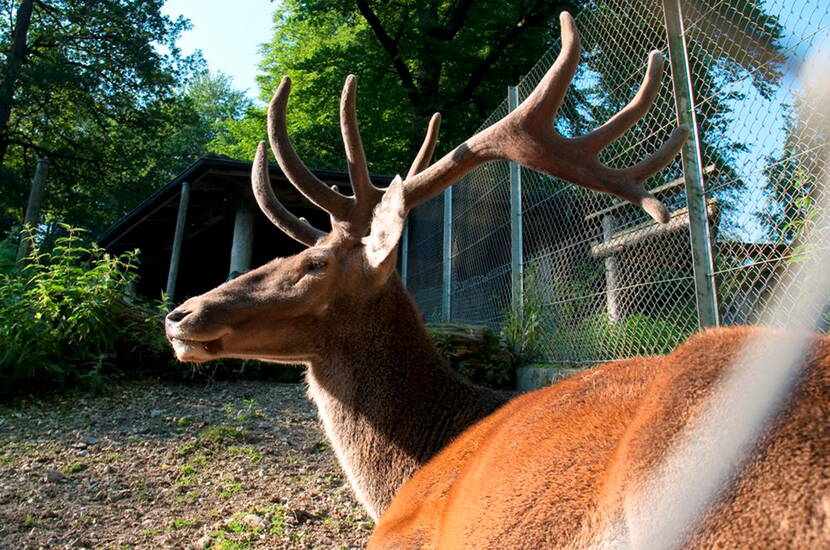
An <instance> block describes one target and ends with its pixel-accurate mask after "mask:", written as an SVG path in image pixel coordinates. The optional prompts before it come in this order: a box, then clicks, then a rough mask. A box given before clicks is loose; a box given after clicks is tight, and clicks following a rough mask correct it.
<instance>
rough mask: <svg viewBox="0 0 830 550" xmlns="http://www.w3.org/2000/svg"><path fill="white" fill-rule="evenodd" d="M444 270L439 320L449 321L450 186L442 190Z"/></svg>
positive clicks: (450, 262)
mask: <svg viewBox="0 0 830 550" xmlns="http://www.w3.org/2000/svg"><path fill="white" fill-rule="evenodd" d="M443 251H444V253H443V262H442V266H443V268H444V271H443V275H442V280H441V281H442V285H441V320H442V321H444V322H445V323H447V322H449V321H450V316H451V311H450V304H451V302H452V186H450V187H447V189H446V190H444V247H443Z"/></svg>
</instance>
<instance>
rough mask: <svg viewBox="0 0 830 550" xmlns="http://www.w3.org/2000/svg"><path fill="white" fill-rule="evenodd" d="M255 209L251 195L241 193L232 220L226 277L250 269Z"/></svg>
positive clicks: (237, 274)
mask: <svg viewBox="0 0 830 550" xmlns="http://www.w3.org/2000/svg"><path fill="white" fill-rule="evenodd" d="M255 222H256V209H255V208H254V200H253V197H251V196H249V195H248V194H245V195H243V196H242V197H241V198H240V200H239V204H238V205H237V207H236V217H235V218H234V222H233V244H232V245H231V265H230V269H229V271H228V279H229V280H230V279H234V278H236V277H238V276H239V275H242V274H243V273H245V272H247V271H250V270H251V256H252V254H253V251H254V225H255Z"/></svg>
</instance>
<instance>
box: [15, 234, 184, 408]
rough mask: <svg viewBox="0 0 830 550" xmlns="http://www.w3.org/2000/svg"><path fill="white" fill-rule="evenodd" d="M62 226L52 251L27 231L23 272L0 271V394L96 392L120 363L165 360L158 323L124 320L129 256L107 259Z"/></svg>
mask: <svg viewBox="0 0 830 550" xmlns="http://www.w3.org/2000/svg"><path fill="white" fill-rule="evenodd" d="M62 227H63V229H64V230H65V231H66V235H65V236H62V237H59V238H57V239H56V241H55V246H54V248H52V249H51V250H44V249H43V247H42V246H41V243H40V242H38V240H37V238H36V234H35V233H34V232H32V231H27V232H26V233H25V235H26V238H27V239H28V240H29V242H30V245H31V250H32V252H31V253H30V254H29V256H28V257H27V258H26V262H25V264H24V266H23V267H22V268H17V267H15V268H10V266H9V265H8V264H5V268H4V270H3V271H2V272H0V319H2V324H0V380H2V385H0V393H8V392H9V391H10V390H11V389H12V388H15V387H17V386H19V385H22V384H39V385H53V384H59V385H65V384H70V383H74V384H79V385H82V386H86V387H91V388H99V387H101V385H102V383H103V376H104V374H105V373H106V372H107V371H108V370H109V369H110V368H111V367H112V366H113V365H114V364H115V363H116V361H117V359H119V358H123V359H124V360H125V361H129V362H135V361H137V360H140V359H141V358H144V359H148V358H150V359H152V360H158V358H159V357H163V356H164V355H167V356H169V351H168V350H167V344H166V342H165V341H164V338H163V336H162V332H161V330H160V328H161V327H160V323H159V321H158V317H156V316H155V315H152V314H143V315H140V316H138V317H136V316H131V315H126V314H125V313H126V311H128V310H127V309H126V306H125V303H124V302H123V297H124V295H125V293H126V292H127V289H128V287H129V285H130V283H131V282H132V280H133V278H134V276H135V275H134V273H133V268H134V266H135V262H136V259H137V257H136V256H137V255H136V253H135V252H131V253H126V254H124V255H122V256H111V255H109V254H108V253H106V252H105V251H104V250H103V249H101V248H100V247H98V246H97V245H95V244H89V243H87V242H86V241H85V239H84V237H83V234H82V231H81V230H79V229H76V228H72V227H69V226H62ZM8 242H11V241H8V240H7V243H8ZM4 248H8V244H7V245H6V246H4ZM128 357H129V358H130V359H129V360H128V359H127V358H128Z"/></svg>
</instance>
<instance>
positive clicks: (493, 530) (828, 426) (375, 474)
mask: <svg viewBox="0 0 830 550" xmlns="http://www.w3.org/2000/svg"><path fill="white" fill-rule="evenodd" d="M561 24H562V52H561V53H560V56H559V57H558V58H557V60H556V62H555V63H554V65H553V66H552V67H551V68H550V69H549V71H548V73H547V74H546V75H545V76H544V77H543V79H542V80H541V82H540V84H539V85H538V86H537V88H536V89H535V90H534V91H533V92H532V93H531V94H530V96H529V97H528V98H527V99H526V100H525V101H524V102H523V103H522V104H521V105H520V106H519V107H518V108H517V109H515V110H514V111H511V113H510V114H509V115H508V116H506V117H505V118H504V119H502V120H500V121H499V122H497V123H495V124H493V125H492V126H489V127H488V128H486V129H485V130H483V131H482V132H481V133H479V134H476V135H474V136H472V137H471V138H470V139H469V140H467V141H466V142H464V143H462V144H461V145H459V146H458V147H456V148H455V149H454V150H452V151H450V152H449V153H448V154H446V155H444V157H442V158H441V159H439V160H438V161H437V162H436V163H435V164H433V165H431V166H429V167H427V165H428V164H429V159H430V158H431V152H432V148H433V146H434V140H435V136H436V135H437V134H436V132H437V125H438V121H439V118H438V117H434V118H433V120H432V122H431V123H430V130H429V131H428V134H427V136H428V137H427V139H426V140H425V142H424V146H423V147H422V149H421V152H420V153H419V154H418V156H417V157H416V161H415V162H414V163H413V166H412V168H411V169H410V171H409V173H408V175H407V179H406V181H403V182H401V180H400V179H397V180H396V181H394V182H393V183H392V185H390V187H389V188H388V189H387V190H386V191H385V192H384V191H382V190H380V189H377V188H375V187H374V186H372V184H371V181H370V179H369V175H368V170H367V168H366V159H365V156H364V154H363V149H362V144H361V142H360V135H359V133H358V131H357V122H356V117H355V94H356V83H355V79H354V77H349V78H347V79H346V85H345V86H344V89H343V95H342V96H341V109H340V115H341V129H342V133H343V137H344V143H345V144H346V150H347V155H346V156H347V160H348V164H349V173H350V177H351V180H352V186H353V189H354V192H355V195H354V197H347V196H344V195H341V194H340V193H338V192H337V191H336V190H332V189H330V188H328V187H327V186H326V185H325V184H324V183H323V182H321V181H319V180H318V179H316V178H315V177H314V175H313V174H312V173H311V172H310V171H308V169H307V168H305V166H304V165H303V163H302V161H301V160H300V159H299V157H298V156H297V155H296V153H295V152H294V151H293V148H292V147H291V144H290V141H289V140H288V135H287V130H286V121H285V115H286V102H287V98H288V93H289V90H290V81H289V80H288V79H283V81H282V82H281V84H280V86H279V88H278V89H277V92H276V94H275V95H274V98H273V100H272V102H271V105H270V106H269V112H268V128H269V132H268V133H269V139H270V141H271V147H272V150H273V151H274V152H275V154H276V156H277V161H278V162H279V164H280V167H281V168H282V170H283V171H284V172H285V174H286V176H287V177H288V178H289V179H290V180H291V182H292V183H293V184H294V186H295V187H297V188H298V189H299V190H300V191H301V192H302V193H303V194H304V195H305V196H306V197H307V198H308V199H309V200H311V201H312V202H314V203H315V204H317V205H318V206H320V207H321V208H324V209H325V210H327V211H328V212H329V213H330V214H331V217H332V227H333V229H332V231H331V233H329V234H326V233H324V232H322V231H320V230H318V229H315V228H313V227H311V226H310V225H309V224H308V223H307V222H306V221H304V220H302V219H299V218H296V217H295V216H293V215H292V214H290V213H289V212H288V211H287V210H286V209H285V208H284V207H283V206H282V205H281V204H280V203H279V201H278V199H277V197H276V195H275V194H274V192H273V189H272V188H271V183H270V180H269V179H268V167H267V157H266V148H265V144H264V143H263V144H260V146H259V147H258V149H257V152H256V156H255V160H254V168H253V173H252V185H253V189H254V195H255V197H256V199H257V202H258V203H259V205H260V207H261V208H262V210H263V212H265V214H266V215H267V216H268V217H269V218H270V219H271V220H272V221H273V222H274V223H275V224H276V225H278V226H279V227H280V228H281V229H283V231H285V232H286V233H287V234H289V235H291V236H292V237H293V238H295V239H296V240H298V241H300V242H302V243H304V244H306V245H308V246H309V247H310V248H308V249H307V250H305V251H304V252H301V253H300V254H297V255H296V256H292V257H290V258H281V259H276V260H274V261H272V262H270V263H268V264H266V265H264V266H262V267H260V268H258V269H255V270H253V271H251V272H250V273H247V274H245V275H243V276H241V277H239V278H238V279H236V280H233V281H230V282H227V283H225V284H223V285H222V286H220V287H218V288H216V289H214V290H212V291H210V292H208V293H206V294H204V295H202V296H197V297H195V298H192V299H190V300H188V301H187V302H185V303H184V304H182V305H181V306H179V307H178V308H177V309H176V310H174V311H172V312H171V313H170V314H169V315H168V316H167V319H166V330H167V336H168V338H169V339H170V342H171V344H172V346H173V348H174V350H175V351H176V355H177V356H178V358H179V359H181V360H188V361H207V360H210V359H214V358H219V357H241V358H257V359H262V360H266V361H276V362H288V363H298V362H299V363H304V364H306V365H308V375H307V380H308V384H309V395H310V397H311V399H313V400H314V402H315V403H316V405H317V407H318V410H319V413H320V417H321V419H322V421H323V425H324V427H325V430H326V433H327V435H328V437H329V438H330V440H331V442H332V446H333V447H334V450H335V452H336V453H337V456H338V458H339V460H340V462H341V464H342V466H343V468H344V470H345V471H346V473H347V474H348V477H349V480H350V481H351V483H352V486H353V488H354V490H355V492H356V493H357V495H358V497H359V498H360V500H361V501H362V502H363V503H364V504H365V506H366V507H367V509H368V510H369V512H370V514H372V515H373V516H374V517H376V518H377V517H379V516H381V514H383V517H382V518H381V519H380V522H379V524H378V527H377V530H376V532H375V534H374V536H373V538H372V541H371V543H370V546H371V547H372V548H375V549H393V548H401V549H409V548H434V549H441V550H445V549H453V548H476V549H479V548H481V549H484V548H494V549H495V548H510V549H515V548H529V549H537V548H591V547H602V548H605V547H614V548H618V547H621V548H628V547H631V546H637V545H638V541H639V542H642V540H643V539H642V537H644V536H645V537H647V536H648V534H647V533H646V534H645V535H644V534H643V533H640V532H634V531H633V529H634V527H632V525H633V524H632V523H631V521H630V518H631V517H632V516H631V509H630V507H631V503H630V501H629V499H630V498H631V496H632V495H636V494H638V491H639V490H640V489H641V488H642V487H643V485H644V483H645V481H646V478H647V477H648V475H649V474H650V473H652V472H653V471H654V470H655V465H657V464H658V463H659V462H660V461H661V460H662V459H663V458H664V457H665V456H666V452H667V449H669V447H670V446H671V445H672V444H673V443H674V442H675V441H676V440H678V438H679V437H680V434H681V432H682V430H683V429H684V428H685V427H686V426H687V425H688V424H689V422H690V421H691V420H692V419H694V418H695V417H696V415H697V413H698V412H699V411H700V410H701V409H702V408H703V407H704V406H705V402H706V397H707V396H708V395H709V394H710V393H711V390H712V388H713V385H714V384H716V383H717V382H718V380H719V378H720V377H721V375H722V374H723V373H724V371H725V369H726V368H727V367H728V366H729V365H730V364H732V363H733V361H734V359H735V358H736V356H737V355H738V354H739V352H740V350H741V348H742V346H743V344H744V343H745V341H746V339H747V337H748V336H749V335H751V334H752V333H753V332H754V331H756V330H760V329H746V328H736V329H720V330H713V331H707V332H704V333H702V334H700V335H697V336H695V337H693V338H692V339H690V340H689V341H688V342H686V343H685V344H683V345H681V346H680V347H679V348H678V349H677V350H675V351H674V352H673V353H671V354H670V355H668V356H666V357H662V358H658V357H651V358H635V359H629V360H625V361H618V362H615V363H611V364H607V365H604V366H601V367H597V368H595V369H593V370H591V371H589V372H585V373H583V374H581V375H579V376H576V377H574V378H571V379H569V380H566V381H563V382H560V383H558V384H556V385H555V386H553V387H550V388H547V389H544V390H540V391H537V392H534V393H530V394H527V395H524V396H521V397H517V398H515V399H513V400H512V401H509V402H507V403H506V404H504V403H505V401H506V396H504V395H501V394H498V393H496V392H492V391H490V390H486V389H484V388H479V387H476V386H474V385H472V384H470V383H469V382H467V381H465V380H464V379H462V378H461V377H460V376H458V375H457V374H455V373H453V372H452V371H451V370H450V369H449V368H448V367H447V364H446V363H445V362H444V361H443V360H442V359H441V358H440V357H439V356H438V354H437V352H436V350H435V349H434V347H433V346H432V344H431V342H430V341H429V338H428V336H427V334H426V332H425V330H424V327H423V324H422V323H421V321H420V318H419V314H418V312H417V309H416V308H415V306H414V304H413V303H412V300H411V299H410V298H409V297H408V295H407V294H406V292H405V290H404V289H403V286H402V284H401V281H400V279H399V278H398V277H397V275H395V274H394V265H395V259H396V247H397V243H398V240H399V238H400V235H401V231H402V227H403V224H404V219H405V216H406V213H407V211H409V210H411V209H412V208H413V207H414V206H416V205H417V204H418V203H420V202H422V201H424V200H426V199H428V198H429V197H431V196H435V195H436V194H437V193H439V192H440V191H441V190H442V189H445V188H446V187H448V186H449V185H451V184H452V183H453V182H454V181H456V180H457V179H458V178H460V177H462V176H463V175H464V174H465V173H467V172H469V171H470V170H472V169H473V168H475V167H476V166H479V165H480V164H482V163H484V162H488V161H491V160H495V159H505V160H510V161H512V162H519V163H522V164H524V165H526V166H531V167H534V168H536V169H539V170H542V171H544V172H546V173H548V174H551V175H553V176H558V177H566V178H570V179H571V181H572V182H574V183H577V184H579V185H581V186H583V187H587V188H590V189H595V190H600V191H606V192H610V193H613V194H615V195H617V196H619V197H622V198H625V199H627V200H629V201H631V202H632V203H634V204H637V205H639V206H641V207H642V208H643V209H645V210H646V211H647V212H648V213H649V214H651V215H652V217H654V218H655V219H656V220H657V221H660V222H665V221H666V220H667V219H668V217H669V213H668V210H667V209H666V208H665V206H664V205H662V204H661V203H660V202H659V201H658V200H657V199H656V198H655V197H654V196H652V195H651V194H650V193H649V192H648V191H646V190H645V188H644V187H643V181H644V180H645V179H646V178H647V177H649V176H650V175H651V174H653V173H655V172H657V171H658V170H660V169H661V168H662V167H663V166H665V165H666V164H667V163H668V162H670V161H671V160H672V159H673V158H674V157H675V156H676V154H677V152H678V151H679V149H680V147H682V144H683V141H684V140H685V139H686V136H687V135H688V129H686V128H683V127H679V128H677V129H675V131H674V132H673V133H672V136H671V137H670V138H669V139H668V140H667V141H666V142H665V143H664V144H663V145H662V146H661V147H660V148H659V149H658V150H657V151H655V152H654V153H652V154H651V155H650V156H648V157H647V158H646V159H644V160H642V161H640V162H638V163H636V164H634V165H633V166H629V167H627V168H622V169H617V168H610V167H608V166H605V165H603V164H601V163H600V162H599V160H598V155H599V153H600V151H601V150H602V149H603V148H605V147H606V146H607V145H608V144H609V143H611V142H612V141H614V140H615V139H617V138H618V137H619V136H620V135H622V133H623V132H625V131H626V130H627V129H628V128H630V127H631V126H632V125H633V124H635V123H636V122H637V120H639V118H640V117H642V116H643V115H644V114H645V112H646V111H647V110H648V108H649V106H650V105H651V103H652V102H653V100H654V97H655V96H656V93H657V89H658V88H659V85H660V79H661V76H660V75H661V67H662V63H661V56H660V54H659V52H652V54H651V55H650V57H649V64H648V68H647V70H646V76H645V78H644V80H643V83H642V85H641V87H640V90H639V91H638V93H637V95H636V96H635V97H634V99H633V100H632V101H631V102H630V103H629V104H628V105H627V106H626V107H624V108H623V109H622V110H621V111H620V112H619V113H617V114H616V115H614V116H613V117H612V118H611V119H609V121H607V122H606V123H605V124H603V125H602V126H600V127H599V128H597V129H596V130H594V131H592V132H590V133H588V134H586V135H584V136H580V137H577V138H565V137H563V136H561V135H559V134H558V133H556V132H555V130H554V129H553V119H554V117H555V115H556V112H557V110H558V109H559V106H560V105H561V103H562V99H563V97H564V94H565V91H566V89H567V86H568V83H569V82H570V80H571V78H572V77H573V75H574V72H575V71H576V67H577V64H578V60H579V40H578V35H577V33H576V28H575V25H574V22H573V19H572V18H571V17H570V16H569V15H567V14H563V15H562V17H561ZM370 225H371V227H370ZM367 233H368V235H367ZM770 337H775V335H774V334H771V335H770ZM814 340H815V341H814V344H815V346H814V349H813V352H812V356H811V357H810V358H809V360H808V368H807V369H806V371H805V372H806V374H805V376H804V378H803V380H801V383H800V384H799V385H797V386H796V389H795V391H794V393H792V395H791V396H790V400H789V402H788V403H786V405H785V407H784V408H783V409H782V410H781V412H780V414H779V416H778V417H777V420H775V421H774V422H772V423H770V424H769V425H768V426H767V429H766V432H764V434H763V436H762V438H761V439H760V441H759V442H758V444H757V445H756V448H755V452H754V454H752V455H751V456H750V458H749V460H748V462H747V463H746V465H745V467H743V468H736V469H735V470H734V471H735V472H737V473H736V474H735V476H734V478H733V479H732V480H731V482H730V483H728V484H727V486H725V487H723V488H722V491H721V493H720V496H719V500H718V501H717V502H716V503H715V505H714V506H712V507H710V508H709V509H708V511H707V513H706V515H705V517H704V518H703V523H702V524H701V528H700V529H699V530H697V531H694V532H693V533H692V534H691V535H689V538H688V540H686V541H685V543H686V545H687V546H689V547H693V548H712V547H722V548H749V547H751V548H759V547H764V548H779V547H784V546H794V547H800V548H818V547H825V548H830V517H829V516H830V492H829V491H830V485H828V479H830V431H829V430H830V409H829V408H828V403H830V389H828V387H829V386H828V377H829V375H828V369H830V357H828V356H830V340H828V337H818V336H817V337H815V339H814ZM493 411H495V412H493ZM491 413H492V414H491ZM728 420H729V419H724V421H725V422H726V421H728ZM413 474H414V477H413ZM410 478H411V479H410ZM407 480H409V481H407ZM393 497H394V500H393ZM390 502H391V505H390ZM646 504H647V503H646ZM384 512H385V513H384ZM637 537H640V538H637ZM632 541H633V543H632Z"/></svg>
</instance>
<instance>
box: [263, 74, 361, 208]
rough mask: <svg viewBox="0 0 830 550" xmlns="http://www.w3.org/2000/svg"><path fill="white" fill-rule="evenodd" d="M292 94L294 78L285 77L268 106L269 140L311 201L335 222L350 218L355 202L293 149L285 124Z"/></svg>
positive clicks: (291, 179) (293, 179) (280, 161)
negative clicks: (311, 168) (329, 183)
mask: <svg viewBox="0 0 830 550" xmlns="http://www.w3.org/2000/svg"><path fill="white" fill-rule="evenodd" d="M290 92H291V79H290V78H288V77H287V76H284V77H283V78H282V81H281V82H280V85H279V87H278V88H277V91H276V93H274V97H273V98H272V99H271V103H270V105H269V106H268V139H269V141H270V142H271V149H272V150H273V151H274V155H275V156H276V158H277V163H278V164H279V165H280V168H282V171H283V172H284V173H285V175H286V176H287V177H288V179H289V180H290V181H291V183H292V184H294V187H296V188H297V189H298V190H299V191H300V192H301V193H302V194H303V195H305V196H306V197H307V198H308V200H310V201H311V202H313V203H314V204H316V205H317V206H319V207H320V208H322V209H323V210H325V211H327V212H328V213H329V214H331V215H332V217H334V218H335V219H346V217H347V215H348V213H349V209H350V208H351V200H350V199H348V198H347V197H344V196H343V195H341V194H340V193H337V192H336V191H332V190H331V189H330V188H329V187H328V186H327V185H326V184H325V183H323V182H322V181H320V180H319V179H318V178H317V177H316V176H315V175H314V174H312V173H311V171H310V170H309V169H308V168H306V165H305V164H303V161H302V160H300V157H299V156H297V153H296V152H295V151H294V148H293V147H292V146H291V141H290V140H289V139H288V130H287V129H286V123H285V110H286V104H287V103H288V94H289V93H290Z"/></svg>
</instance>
